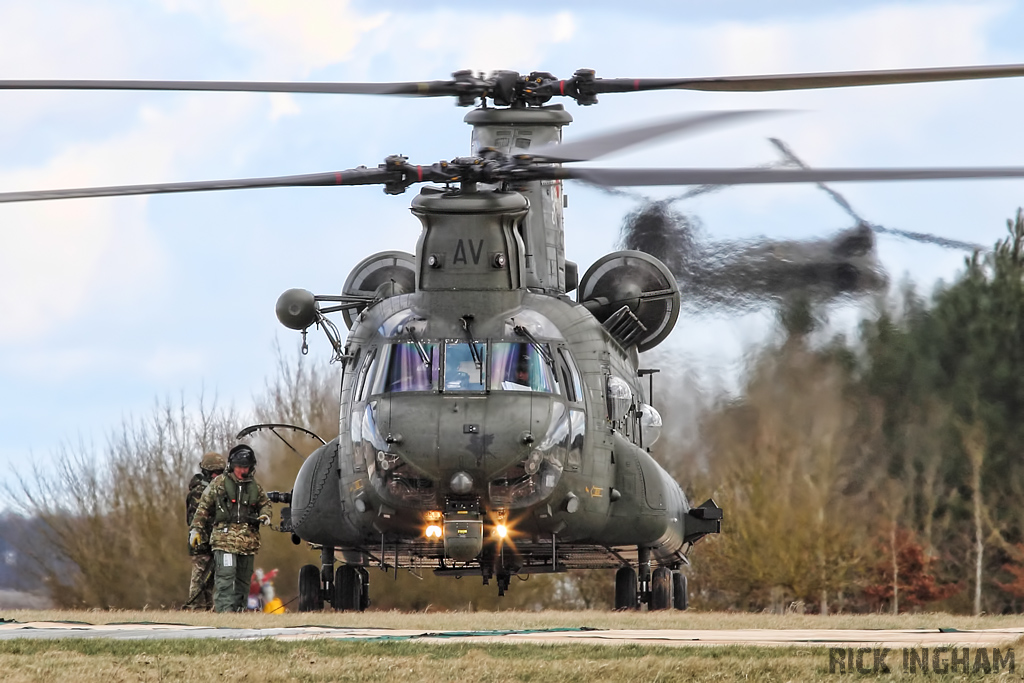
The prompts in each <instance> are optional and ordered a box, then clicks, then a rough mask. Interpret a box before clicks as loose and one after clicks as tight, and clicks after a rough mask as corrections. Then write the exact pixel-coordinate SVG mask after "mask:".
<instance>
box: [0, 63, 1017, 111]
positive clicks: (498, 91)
mask: <svg viewBox="0 0 1024 683" xmlns="http://www.w3.org/2000/svg"><path fill="white" fill-rule="evenodd" d="M1016 76H1024V64H1002V65H996V66H964V67H940V68H930V69H890V70H884V71H836V72H823V73H805V74H768V75H760V76H723V77H711V78H596V77H595V75H594V72H593V71H591V70H589V69H579V70H577V71H576V72H575V73H574V74H573V76H572V78H568V79H559V78H556V77H555V76H554V75H553V74H550V73H546V72H533V73H530V74H528V75H520V74H518V73H516V72H514V71H495V72H493V73H491V74H490V75H484V74H475V73H474V72H472V71H468V70H463V71H456V72H455V73H453V74H452V79H451V80H447V81H440V80H434V81H419V82H414V81H409V82H396V83H294V82H275V81H120V80H2V81H0V90H179V91H180V90H188V91H220V92H286V93H328V94H351V95H402V96H406V97H444V96H452V97H456V98H458V104H459V105H461V106H471V105H473V104H475V103H476V102H477V100H481V101H482V100H486V99H487V98H490V99H492V100H493V101H494V103H495V104H497V105H500V106H509V105H513V104H519V105H523V104H525V105H529V106H537V105H541V104H544V103H545V102H547V101H548V100H550V99H551V98H553V97H570V98H572V99H574V100H576V102H577V103H579V104H581V105H589V104H595V103H596V102H597V96H598V95H601V94H604V93H619V92H637V91H648V90H713V91H719V92H767V91H777V90H810V89H817V88H844V87H850V86H861V85H894V84H901V83H934V82H940V81H962V80H974V79H983V78H1012V77H1016Z"/></svg>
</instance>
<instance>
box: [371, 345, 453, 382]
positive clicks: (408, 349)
mask: <svg viewBox="0 0 1024 683" xmlns="http://www.w3.org/2000/svg"><path fill="white" fill-rule="evenodd" d="M384 348H385V352H384V359H383V362H382V363H381V364H380V365H379V366H378V367H379V368H380V370H379V371H378V375H377V381H376V382H375V383H374V387H373V389H374V390H373V393H375V394H383V393H388V392H392V391H433V390H434V389H435V388H436V387H437V372H438V368H439V367H440V363H439V362H438V361H439V358H438V356H439V355H440V352H439V347H438V345H437V344H434V343H431V342H402V343H398V344H389V345H388V346H386V347H384ZM428 360H429V362H427V361H428Z"/></svg>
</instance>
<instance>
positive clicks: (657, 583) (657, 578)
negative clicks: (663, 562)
mask: <svg viewBox="0 0 1024 683" xmlns="http://www.w3.org/2000/svg"><path fill="white" fill-rule="evenodd" d="M671 606H672V570H671V569H669V568H668V567H658V568H657V569H655V570H654V574H653V576H652V577H651V601H650V602H649V603H648V609H651V610H656V609H658V610H660V609H668V608H669V607H671Z"/></svg>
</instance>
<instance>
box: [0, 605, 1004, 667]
mask: <svg viewBox="0 0 1024 683" xmlns="http://www.w3.org/2000/svg"><path fill="white" fill-rule="evenodd" d="M0 616H2V617H3V618H4V619H14V620H17V621H22V622H26V621H49V620H59V621H84V622H89V623H111V622H132V621H149V622H176V623H188V624H196V625H210V626H232V627H242V628H257V627H268V626H279V627H280V626H287V625H291V626H295V625H302V624H323V625H333V626H360V627H377V628H413V629H432V630H491V629H511V628H515V629H520V628H522V629H525V628H556V627H580V626H589V627H592V628H630V629H633V628H636V629H652V628H699V629H707V628H710V629H715V628H718V629H733V628H905V629H911V628H938V627H943V628H957V629H980V628H1005V627H1010V626H1019V625H1020V624H1021V618H1020V617H1012V616H1007V617H964V616H953V615H947V614H919V615H900V616H895V617H894V616H891V615H840V616H830V617H820V616H810V615H768V614H734V613H707V612H704V613H702V612H687V613H653V614H646V613H633V614H628V613H627V614H620V613H611V612H539V613H532V612H531V613H525V612H487V613H481V612H475V613H468V612H444V613H413V614H409V613H397V612H372V611H370V612H365V613H362V614H349V613H342V614H334V613H330V612H326V613H323V614H316V615H311V614H297V613H291V614H286V615H283V616H271V615H260V614H235V615H214V614H206V613H199V614H196V613H188V612H151V611H142V612H57V611H46V612H40V611H6V612H2V613H0ZM1022 645H1024V643H1017V649H1018V650H1021V649H1022V648H1021V646H1022ZM1022 654H1024V652H1022ZM893 660H896V661H893ZM897 663H898V658H896V657H893V658H892V659H891V660H890V664H892V665H894V667H895V665H896V664H897ZM828 667H829V656H828V651H827V649H825V648H817V647H785V648H783V647H772V648H767V647H765V648H759V647H739V646H729V647H666V646H638V645H605V646H595V645H522V644H519V645H506V644H479V645H477V644H472V643H469V644H467V643H446V644H441V645H438V644H430V643H422V642H410V641H400V642H341V641H328V640H318V641H301V642H282V641H271V640H262V641H219V640H145V641H115V640H95V639H91V640H86V639H69V640H57V641H47V640H31V641H29V640H14V641H0V678H2V679H3V680H4V681H44V680H45V681H54V680H63V681H86V682H91V681H102V682H104V683H109V682H113V681H166V680H172V681H176V682H182V683H184V682H187V681H261V682H262V681H267V682H270V681H334V680H348V681H384V682H387V683H398V682H405V681H449V680H451V681H478V682H482V681H486V682H490V681H691V680H700V681H732V680H747V681H837V680H846V679H850V678H857V679H862V678H864V676H863V675H860V674H853V675H852V676H851V675H849V674H848V675H847V676H841V675H839V674H835V673H832V674H830V673H829V671H828ZM895 668H896V670H897V673H895V674H882V675H881V676H880V677H881V678H899V679H900V680H936V678H941V679H942V680H964V679H966V678H967V676H966V675H965V674H963V673H958V674H955V675H954V674H946V675H941V676H936V674H934V673H929V674H923V673H918V674H917V675H906V674H904V673H902V672H900V671H899V670H898V667H895ZM1022 668H1024V662H1022ZM1007 676H1009V678H1007ZM974 680H1020V673H1016V672H1015V673H1014V674H1008V673H1007V672H1005V671H1004V672H1002V673H1000V674H995V673H993V674H989V675H981V674H979V675H977V676H975V677H974Z"/></svg>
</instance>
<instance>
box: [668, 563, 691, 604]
mask: <svg viewBox="0 0 1024 683" xmlns="http://www.w3.org/2000/svg"><path fill="white" fill-rule="evenodd" d="M672 606H673V607H675V608H676V609H678V610H685V609H687V608H688V607H689V606H690V595H689V593H687V592H686V574H684V573H682V572H672Z"/></svg>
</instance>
